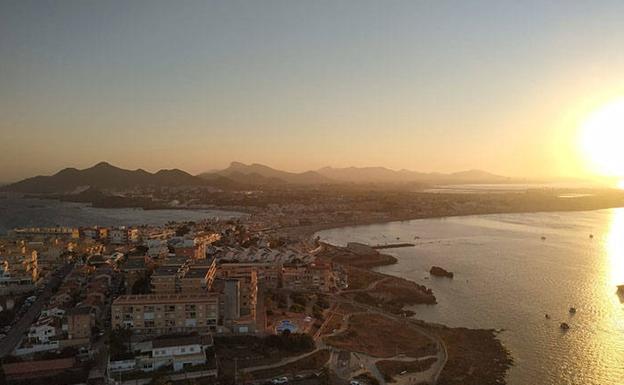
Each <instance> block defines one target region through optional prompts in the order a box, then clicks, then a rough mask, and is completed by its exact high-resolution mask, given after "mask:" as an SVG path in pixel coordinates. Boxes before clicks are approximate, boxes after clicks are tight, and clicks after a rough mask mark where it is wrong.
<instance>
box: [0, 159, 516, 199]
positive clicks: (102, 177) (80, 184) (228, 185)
mask: <svg viewBox="0 0 624 385" xmlns="http://www.w3.org/2000/svg"><path fill="white" fill-rule="evenodd" d="M510 181H511V179H510V178H507V177H503V176H499V175H494V174H490V173H488V172H485V171H480V170H468V171H462V172H456V173H450V174H442V173H421V172H415V171H409V170H398V171H395V170H391V169H388V168H384V167H347V168H333V167H324V168H321V169H319V170H314V171H305V172H301V173H295V172H288V171H282V170H277V169H274V168H271V167H268V166H265V165H262V164H257V163H254V164H250V165H247V164H244V163H240V162H232V163H231V164H230V166H229V167H227V168H226V169H223V170H217V171H211V172H206V173H202V174H199V175H197V176H195V175H191V174H189V173H187V172H185V171H182V170H178V169H171V170H160V171H158V172H155V173H150V172H148V171H145V170H143V169H138V170H125V169H122V168H119V167H115V166H113V165H111V164H109V163H106V162H100V163H98V164H96V165H95V166H93V167H90V168H86V169H83V170H78V169H76V168H66V169H63V170H61V171H59V172H58V173H56V174H54V175H50V176H35V177H32V178H27V179H24V180H22V181H19V182H17V183H13V184H9V185H6V186H2V187H0V188H1V189H2V190H5V191H12V192H20V193H68V192H75V191H77V190H80V189H84V188H95V189H102V190H121V189H128V188H132V187H150V186H153V187H173V186H206V187H213V188H217V189H222V190H242V189H250V188H257V187H279V186H284V185H323V184H326V185H327V184H345V183H349V184H363V183H376V184H387V183H392V184H395V183H411V182H418V183H429V184H451V183H505V182H510Z"/></svg>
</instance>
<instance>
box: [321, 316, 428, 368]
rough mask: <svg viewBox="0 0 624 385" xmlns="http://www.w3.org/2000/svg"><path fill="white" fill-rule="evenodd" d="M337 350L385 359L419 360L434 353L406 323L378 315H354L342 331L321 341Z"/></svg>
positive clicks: (419, 334)
mask: <svg viewBox="0 0 624 385" xmlns="http://www.w3.org/2000/svg"><path fill="white" fill-rule="evenodd" d="M325 342H326V343H327V344H328V345H331V346H334V347H336V348H338V349H342V350H348V351H352V352H359V353H364V354H368V355H370V356H373V357H379V358H389V357H394V356H396V355H399V354H404V355H406V356H409V357H414V358H418V357H423V356H427V355H431V354H435V353H436V346H435V344H434V343H432V341H431V340H430V339H428V338H426V337H425V336H423V335H422V334H421V333H420V332H418V331H417V330H415V328H414V327H410V326H409V325H408V324H407V323H403V322H398V321H395V320H393V319H390V318H387V317H385V316H383V315H381V314H364V313H362V314H354V315H352V316H351V317H350V319H349V326H348V328H347V330H346V331H344V332H342V333H340V334H338V335H335V336H329V337H327V338H325Z"/></svg>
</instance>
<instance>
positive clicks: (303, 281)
mask: <svg viewBox="0 0 624 385" xmlns="http://www.w3.org/2000/svg"><path fill="white" fill-rule="evenodd" d="M282 283H283V287H284V288H286V289H291V290H318V291H323V292H327V291H330V290H331V289H332V287H334V279H333V272H332V265H331V263H327V262H313V263H310V264H308V265H299V264H287V265H284V267H283V269H282Z"/></svg>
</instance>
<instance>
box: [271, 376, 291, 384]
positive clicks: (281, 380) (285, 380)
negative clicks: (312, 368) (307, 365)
mask: <svg viewBox="0 0 624 385" xmlns="http://www.w3.org/2000/svg"><path fill="white" fill-rule="evenodd" d="M271 382H272V383H273V384H276V385H278V384H288V377H279V378H274V379H273V381H271Z"/></svg>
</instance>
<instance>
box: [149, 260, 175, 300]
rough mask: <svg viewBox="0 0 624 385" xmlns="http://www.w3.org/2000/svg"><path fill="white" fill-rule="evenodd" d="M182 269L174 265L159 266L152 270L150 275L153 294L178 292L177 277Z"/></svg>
mask: <svg viewBox="0 0 624 385" xmlns="http://www.w3.org/2000/svg"><path fill="white" fill-rule="evenodd" d="M181 274H183V269H182V268H180V267H176V266H161V267H159V268H158V269H156V270H154V272H153V273H152V277H151V284H152V292H153V293H154V294H174V293H176V292H178V277H179V276H180V275H181Z"/></svg>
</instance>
